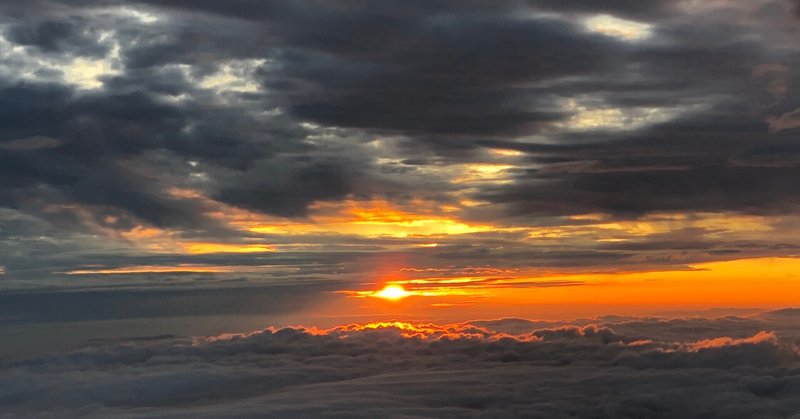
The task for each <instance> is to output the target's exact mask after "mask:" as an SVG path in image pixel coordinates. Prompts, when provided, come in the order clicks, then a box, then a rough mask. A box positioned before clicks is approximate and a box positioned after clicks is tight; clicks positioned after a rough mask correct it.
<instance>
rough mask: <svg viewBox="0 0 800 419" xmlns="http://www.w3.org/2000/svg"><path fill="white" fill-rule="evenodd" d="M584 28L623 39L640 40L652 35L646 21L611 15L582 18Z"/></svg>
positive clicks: (629, 40)
mask: <svg viewBox="0 0 800 419" xmlns="http://www.w3.org/2000/svg"><path fill="white" fill-rule="evenodd" d="M583 23H584V25H586V28H587V29H589V30H590V31H592V32H595V33H599V34H603V35H606V36H611V37H614V38H617V39H621V40H623V41H628V42H632V41H640V40H643V39H647V38H649V37H650V36H651V35H652V32H651V26H650V25H649V24H647V23H641V22H636V21H633V20H626V19H620V18H618V17H614V16H611V15H595V16H592V17H590V18H588V19H586V20H584V22H583Z"/></svg>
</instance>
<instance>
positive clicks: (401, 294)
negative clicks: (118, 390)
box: [372, 285, 411, 301]
mask: <svg viewBox="0 0 800 419" xmlns="http://www.w3.org/2000/svg"><path fill="white" fill-rule="evenodd" d="M372 295H373V296H375V297H378V298H383V299H385V300H392V301H395V300H400V299H403V298H406V297H408V296H409V295H411V293H410V292H408V291H406V290H405V288H403V286H402V285H387V286H385V287H384V288H383V289H382V290H380V291H376V292H374V293H373V294H372Z"/></svg>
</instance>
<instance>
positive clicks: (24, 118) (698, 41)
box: [0, 0, 800, 323]
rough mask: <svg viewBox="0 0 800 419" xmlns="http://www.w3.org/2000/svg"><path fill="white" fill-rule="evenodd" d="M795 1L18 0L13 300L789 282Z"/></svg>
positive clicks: (700, 302) (37, 307)
mask: <svg viewBox="0 0 800 419" xmlns="http://www.w3.org/2000/svg"><path fill="white" fill-rule="evenodd" d="M223 3H224V5H223ZM796 11H797V10H796V9H795V8H794V5H793V4H791V3H789V2H785V1H783V0H776V1H766V0H758V1H750V0H748V1H689V0H685V1H665V2H625V1H621V2H577V1H549V0H541V1H501V2H492V3H491V5H490V4H489V3H487V2H481V1H465V2H452V3H451V2H429V1H420V2H409V3H407V4H404V6H403V7H402V8H399V9H396V8H394V7H393V6H392V5H390V4H386V3H382V2H366V1H365V2H245V1H234V2H222V3H221V2H216V1H180V0H169V1H153V2H147V1H142V2H116V1H111V0H108V1H105V0H88V1H81V2H66V1H64V2H60V1H30V2H4V3H3V5H2V21H0V26H1V29H2V37H1V38H0V55H1V56H2V57H3V59H2V62H0V89H2V92H1V93H0V254H2V259H0V274H2V276H0V278H2V281H0V287H2V288H1V289H2V291H0V301H1V302H2V304H0V317H3V318H5V320H4V321H5V322H12V323H13V322H16V321H50V320H54V319H59V320H64V319H78V320H101V319H107V318H135V317H152V316H171V315H186V314H209V315H218V314H220V315H225V314H241V313H247V314H275V315H280V316H281V318H282V319H283V320H284V321H286V322H289V323H291V322H292V321H291V320H292V316H291V314H293V313H294V314H297V322H301V321H312V322H313V321H323V320H321V319H319V318H318V317H330V316H343V317H348V316H350V317H354V316H355V317H357V316H364V315H370V314H377V315H378V317H381V316H383V315H384V314H387V313H388V314H397V315H402V316H409V317H420V318H449V319H453V320H468V319H472V318H473V317H475V316H476V315H480V316H490V317H500V316H504V315H509V314H514V315H524V314H526V313H527V314H528V315H533V316H536V315H539V316H542V315H545V314H546V315H547V316H550V317H553V316H555V317H562V318H569V317H573V316H574V315H575V314H576V313H582V314H586V313H594V314H604V313H608V312H618V311H624V312H642V313H644V312H654V311H663V310H684V309H703V308H710V307H747V308H754V307H755V308H766V307H780V306H786V305H791V304H792V303H794V302H796V301H798V299H799V298H800V281H798V279H799V278H798V277H797V272H800V271H799V270H798V269H797V268H798V266H800V259H796V258H795V257H796V256H798V255H800V250H798V246H799V245H798V243H797V241H796V237H797V234H798V232H799V231H800V212H798V207H799V206H800V192H798V191H800V171H799V169H798V167H800V166H798V162H799V161H800V160H799V159H800V144H799V143H798V140H797V135H798V132H800V130H799V128H800V101H798V97H800V96H798V92H799V91H800V80H798V79H797V77H796V76H797V70H798V63H800V47H798V44H797V42H796V41H797V37H798V35H799V34H800V19H798V16H797V14H796V13H795V12H796ZM387 284H396V285H398V286H399V287H402V290H405V293H404V294H402V296H404V297H407V299H408V300H410V301H404V302H403V304H392V301H391V299H382V301H373V300H371V298H372V297H378V298H379V297H380V296H381V294H379V293H377V291H379V290H381V289H382V288H383V287H384V286H386V285H387ZM176 295H177V296H179V297H176ZM276 296H277V297H276ZM259 297H260V298H259ZM209 298H210V299H213V303H210V302H209V301H208V299H209ZM175 299H178V300H179V301H178V300H175ZM395 300H399V299H395ZM143 301H145V302H146V303H143ZM87 304H88V305H87ZM151 306H155V307H156V308H155V309H154V308H153V307H151ZM556 306H557V307H556ZM308 310H311V311H308ZM310 314H311V315H312V317H315V319H312V318H309V317H308V316H309V315H310Z"/></svg>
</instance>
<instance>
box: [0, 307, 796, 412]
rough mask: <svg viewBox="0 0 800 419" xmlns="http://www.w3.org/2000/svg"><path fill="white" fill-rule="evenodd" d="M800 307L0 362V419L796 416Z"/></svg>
mask: <svg viewBox="0 0 800 419" xmlns="http://www.w3.org/2000/svg"><path fill="white" fill-rule="evenodd" d="M798 325H800V310H780V311H772V312H767V313H762V314H759V315H754V316H747V317H733V316H730V317H721V318H716V319H705V318H672V319H669V318H655V317H648V318H642V317H611V316H609V317H600V318H597V319H590V320H576V321H570V322H535V321H529V320H522V319H502V320H493V321H473V322H469V323H460V324H451V325H435V324H409V323H373V324H361V325H358V324H354V325H347V326H341V327H337V328H334V329H329V330H318V329H303V328H284V329H273V328H269V329H265V330H262V331H257V332H254V333H251V334H247V335H223V336H216V337H202V338H197V337H195V338H180V337H174V336H160V337H159V336H157V337H152V338H139V339H134V340H127V341H119V342H113V343H108V342H106V343H104V344H102V345H101V344H98V345H94V346H90V347H86V348H84V349H81V350H78V351H74V352H70V353H67V354H59V355H48V356H40V357H35V358H27V359H16V360H11V361H6V362H5V363H3V364H2V365H0V417H2V418H14V417H53V418H62V417H74V416H90V417H92V416H97V417H154V416H155V417H280V418H295V417H297V418H304V417H369V418H377V417H509V416H518V417H531V418H662V417H664V418H673V417H674V418H794V419H797V418H800V350H799V349H798V348H800V327H798Z"/></svg>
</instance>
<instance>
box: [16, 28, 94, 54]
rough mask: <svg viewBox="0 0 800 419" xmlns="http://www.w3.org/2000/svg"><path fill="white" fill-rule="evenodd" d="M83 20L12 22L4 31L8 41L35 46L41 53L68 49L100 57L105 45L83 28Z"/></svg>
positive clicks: (75, 52) (62, 51)
mask: <svg viewBox="0 0 800 419" xmlns="http://www.w3.org/2000/svg"><path fill="white" fill-rule="evenodd" d="M86 24H87V22H86V21H82V20H78V19H76V20H74V21H43V22H38V23H34V24H27V23H26V24H18V25H12V26H11V27H10V28H9V29H7V31H6V34H5V35H6V38H7V39H8V40H9V41H12V42H14V43H17V44H20V45H26V46H32V47H36V48H38V49H39V50H41V51H42V52H44V53H55V52H61V53H64V52H70V53H73V54H75V55H78V56H103V55H105V54H106V53H108V52H109V46H108V45H104V44H101V43H99V42H98V38H99V37H100V34H98V33H93V32H92V31H91V30H87V29H86Z"/></svg>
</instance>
